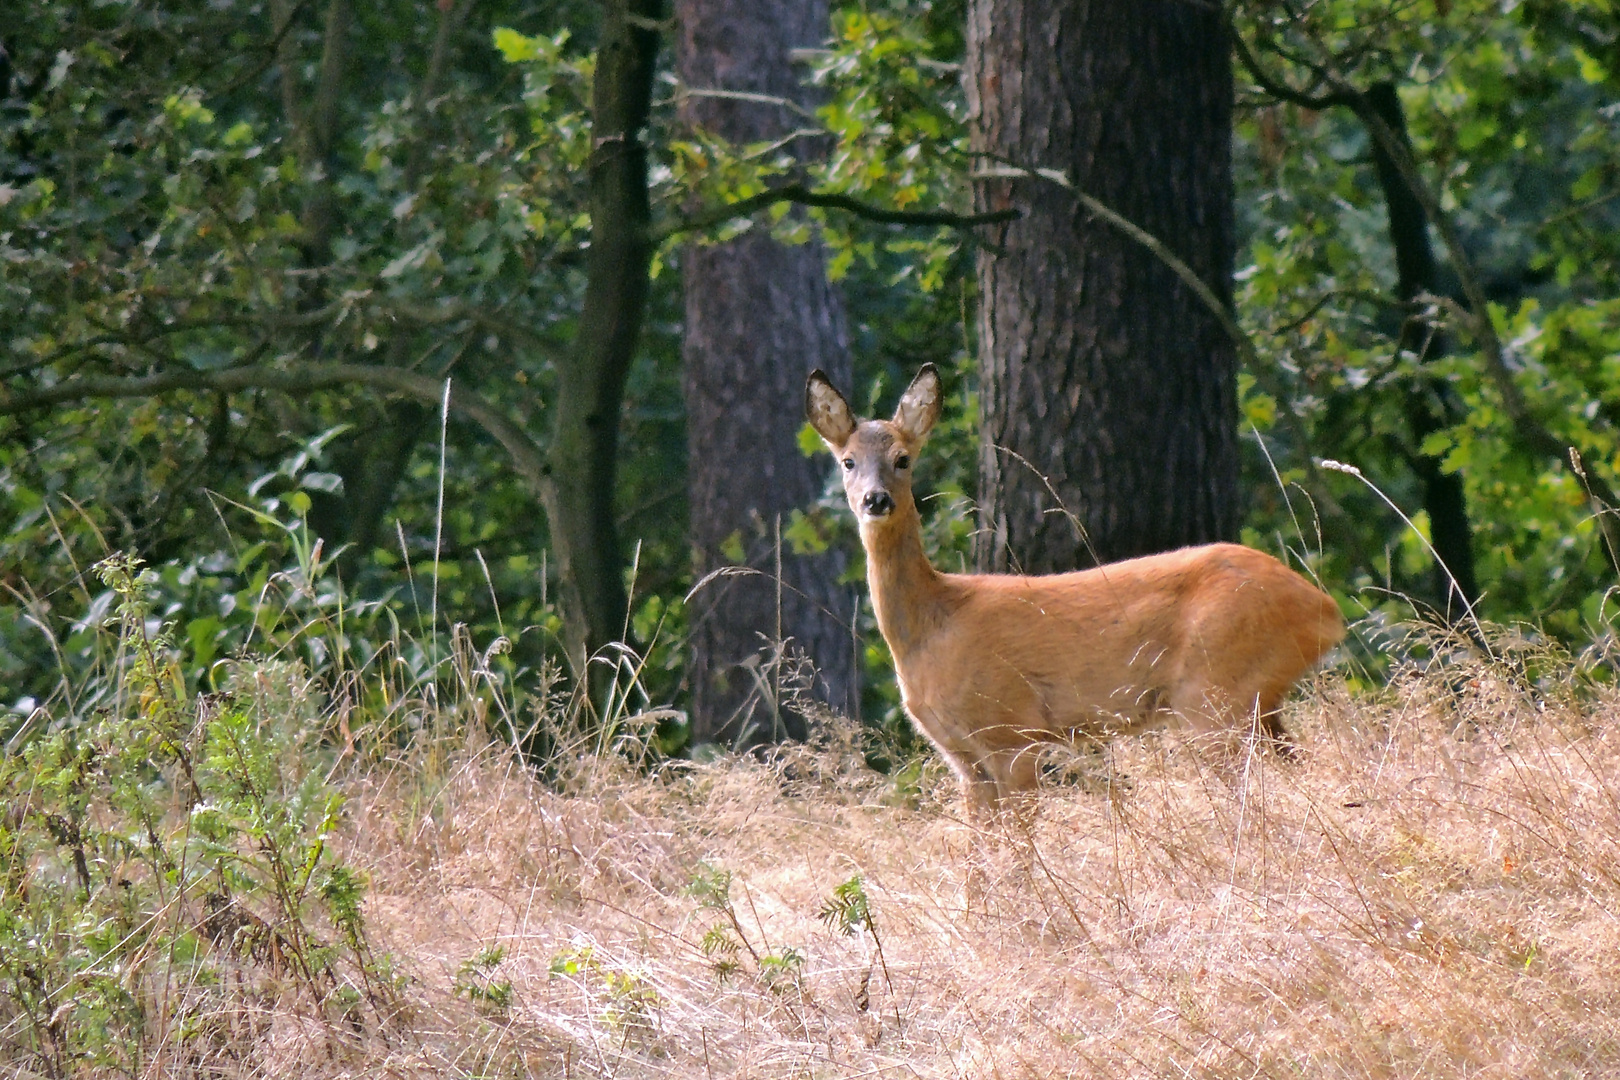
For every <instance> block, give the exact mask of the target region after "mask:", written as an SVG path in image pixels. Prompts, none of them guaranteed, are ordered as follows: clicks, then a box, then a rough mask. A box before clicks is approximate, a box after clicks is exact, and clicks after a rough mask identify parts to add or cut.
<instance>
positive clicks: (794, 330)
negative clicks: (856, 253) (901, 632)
mask: <svg viewBox="0 0 1620 1080" xmlns="http://www.w3.org/2000/svg"><path fill="white" fill-rule="evenodd" d="M676 15H677V22H678V25H679V28H680V30H679V33H680V38H679V66H680V74H681V78H682V81H683V83H684V84H685V85H686V87H687V88H688V89H689V90H694V91H697V92H698V93H697V94H694V95H693V96H690V97H688V98H687V100H686V103H685V105H684V115H685V119H686V120H687V121H688V122H690V123H692V124H694V125H697V126H700V127H702V128H705V129H707V130H708V131H710V132H712V133H714V134H716V135H719V136H721V137H723V138H725V139H728V140H730V141H732V142H736V143H747V142H756V141H761V140H765V139H776V138H781V137H782V136H784V135H785V134H787V133H788V132H789V131H791V130H793V128H794V127H795V126H796V121H795V118H794V117H793V115H792V114H791V113H790V112H789V111H788V110H787V109H784V108H782V107H781V106H776V105H770V104H764V103H760V102H758V101H740V100H736V99H727V98H714V97H705V96H702V93H701V92H702V91H705V90H726V91H744V92H749V93H755V94H765V95H771V96H775V97H781V98H789V99H797V100H800V101H803V100H805V94H804V90H803V88H802V87H801V86H800V84H799V79H798V77H797V73H795V72H794V71H793V69H792V67H791V64H790V61H789V56H788V53H789V50H790V49H793V48H799V47H804V46H814V45H818V44H820V43H821V41H822V39H823V38H825V36H826V33H827V5H826V3H825V0H678V2H677V4H676ZM801 149H813V148H801ZM683 274H684V284H685V293H686V323H685V337H684V343H683V360H684V364H685V376H684V380H685V396H686V416H687V433H688V435H687V447H688V464H687V470H688V478H689V479H688V488H689V497H690V505H691V543H692V548H693V560H694V570H695V572H696V573H697V575H698V576H699V577H700V578H702V577H703V576H705V575H707V574H709V573H710V572H711V571H713V570H715V569H718V568H720V567H723V566H728V565H731V564H732V563H733V561H734V560H733V559H731V558H728V557H727V555H726V554H725V553H724V551H723V550H722V549H723V548H725V547H729V546H731V543H734V542H740V543H741V546H742V549H743V552H744V560H743V562H744V564H745V565H746V566H748V567H750V568H752V569H753V570H755V571H758V573H757V574H743V575H725V576H720V577H716V578H713V579H712V580H710V581H709V582H708V584H707V585H705V586H704V587H703V588H702V589H700V590H699V591H698V593H697V594H696V595H695V596H694V597H693V601H692V605H691V609H690V625H691V632H690V644H691V664H690V668H689V670H690V673H691V687H692V702H691V715H692V734H693V739H694V740H695V741H718V742H726V743H736V742H739V741H741V742H746V743H758V742H764V741H770V740H775V739H779V738H782V737H783V736H791V737H795V738H802V737H803V736H804V734H805V723H804V719H803V717H801V716H799V715H798V714H796V713H794V712H793V711H791V710H783V709H781V708H780V707H779V704H778V703H777V702H776V701H775V700H774V699H775V697H776V689H777V685H776V682H775V680H773V679H772V678H771V677H770V674H769V673H766V672H762V670H761V668H760V667H759V666H757V664H754V663H750V662H751V661H760V660H766V659H768V658H769V652H768V650H769V649H770V648H771V647H772V645H773V643H775V642H777V641H779V640H782V639H791V646H790V647H791V648H792V649H793V650H795V651H800V650H802V651H803V652H804V653H805V654H807V655H808V656H809V657H810V658H811V659H812V660H813V662H814V665H815V670H816V681H815V685H814V691H815V693H816V694H817V696H819V697H821V698H822V699H823V700H825V701H827V702H828V703H829V704H831V705H832V706H833V707H834V708H836V709H839V710H843V711H852V710H853V708H854V705H855V694H856V678H855V670H854V662H853V656H852V648H851V639H850V630H849V621H850V618H851V613H852V601H851V591H850V590H849V589H848V588H847V587H841V586H839V585H838V584H837V582H838V578H839V576H840V574H841V572H842V571H843V569H844V561H843V558H842V556H841V554H839V553H836V552H827V553H825V554H821V555H815V556H797V555H794V554H793V553H792V552H791V550H787V549H779V547H778V544H777V523H778V521H782V522H785V521H786V520H787V518H788V516H789V515H790V513H791V512H792V511H793V510H794V509H795V508H798V507H804V506H806V505H808V504H809V503H810V502H811V501H813V500H814V498H815V497H816V495H817V494H818V493H819V492H820V490H821V487H822V483H823V480H824V473H823V463H822V462H819V461H814V460H810V459H807V458H805V457H804V455H803V454H801V453H800V452H799V449H798V445H797V441H796V439H795V435H796V434H797V430H798V427H799V417H800V415H801V412H802V407H803V396H804V380H805V377H806V375H808V374H809V372H810V371H811V370H813V369H815V368H817V367H820V368H822V369H824V370H826V371H828V372H830V373H832V374H833V378H834V381H836V382H839V383H841V384H842V385H848V381H849V371H850V362H849V345H848V341H847V335H846V332H845V326H844V319H843V308H842V302H841V300H840V297H839V295H838V293H837V291H836V290H835V289H833V288H832V287H831V286H830V285H829V284H828V282H827V280H826V272H825V265H824V258H823V253H822V251H821V249H820V248H819V247H817V246H815V245H800V246H785V245H782V244H779V243H777V242H776V241H774V240H772V239H771V238H770V237H769V236H768V235H765V234H764V233H763V232H762V231H755V232H750V233H746V234H744V235H743V236H741V237H739V238H737V239H735V240H732V241H730V242H728V243H725V244H719V245H710V246H693V247H691V248H689V249H688V250H687V251H686V252H685V254H684V256H683ZM733 554H735V550H733ZM778 556H780V568H781V580H780V584H779V583H778V581H777V578H776V572H777V566H778V561H777V560H778ZM767 689H768V692H765V691H766V690H767Z"/></svg>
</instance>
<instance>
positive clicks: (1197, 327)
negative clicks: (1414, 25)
mask: <svg viewBox="0 0 1620 1080" xmlns="http://www.w3.org/2000/svg"><path fill="white" fill-rule="evenodd" d="M967 39H968V40H967V62H968V83H967V85H968V95H969V109H970V117H971V123H972V137H973V148H974V150H975V151H977V152H978V153H980V154H982V155H985V157H984V159H983V160H985V161H987V162H991V163H993V162H998V161H999V162H1003V163H1009V164H1013V165H1016V166H1019V167H1023V168H1049V169H1059V170H1062V171H1064V172H1065V173H1067V174H1068V175H1069V176H1070V177H1071V178H1072V179H1073V181H1074V183H1075V184H1076V186H1077V187H1078V189H1079V190H1080V191H1082V192H1085V193H1087V194H1089V195H1092V196H1094V197H1096V198H1097V199H1099V200H1101V201H1102V202H1103V203H1104V204H1106V205H1108V206H1109V207H1111V208H1113V209H1114V210H1116V211H1118V212H1120V213H1121V214H1123V215H1124V216H1125V217H1126V218H1128V219H1129V220H1131V221H1132V222H1134V223H1136V224H1137V225H1139V226H1141V227H1142V228H1144V229H1146V230H1147V231H1148V232H1149V233H1151V234H1153V235H1154V236H1156V237H1158V239H1159V240H1160V241H1162V242H1163V243H1164V244H1165V245H1166V246H1167V247H1168V248H1169V249H1170V250H1171V251H1172V252H1174V253H1175V254H1176V255H1177V256H1178V257H1179V258H1181V259H1182V260H1183V261H1185V262H1186V263H1187V264H1188V265H1189V266H1190V267H1191V268H1192V269H1193V271H1194V272H1196V274H1197V275H1198V277H1199V278H1201V279H1202V280H1203V281H1205V282H1206V283H1207V284H1208V285H1209V286H1210V288H1211V289H1212V290H1214V292H1215V294H1216V295H1217V296H1218V297H1219V299H1220V300H1221V301H1222V302H1223V303H1225V304H1227V305H1228V306H1230V302H1231V270H1232V259H1233V244H1234V240H1233V218H1232V176H1231V152H1230V143H1231V110H1232V94H1233V91H1232V74H1231V66H1230V59H1229V55H1228V41H1227V37H1226V34H1225V31H1224V29H1223V25H1222V20H1221V17H1220V13H1219V11H1218V10H1217V9H1216V8H1215V7H1210V8H1208V9H1205V8H1203V7H1200V6H1197V5H1193V4H1186V3H1179V2H1175V0H1147V2H1143V3H1138V4H1113V3H1100V2H1097V3H1093V2H1089V0H1065V2H1061V3H1037V2H1034V0H971V2H970V4H969V10H968V34H967ZM975 201H976V206H975V209H978V210H991V209H1000V208H1003V207H1007V206H1012V205H1017V206H1020V207H1023V208H1024V209H1026V211H1027V213H1026V214H1025V216H1024V217H1023V218H1022V219H1020V220H1018V221H1016V222H1014V223H1012V224H1010V225H1008V226H1006V227H1005V228H1004V229H1003V230H1001V236H1000V237H999V238H998V241H997V245H996V247H997V248H999V250H996V249H992V248H991V247H989V246H986V247H985V248H984V249H982V250H981V252H980V254H979V261H978V280H979V288H980V292H981V301H980V304H981V306H980V314H979V349H980V370H981V375H982V385H981V395H980V401H981V420H982V423H983V440H984V443H983V446H984V449H983V454H982V457H981V462H980V506H981V529H980V534H979V541H978V543H977V546H976V558H977V561H978V564H979V566H980V568H981V569H986V570H998V571H1004V570H1022V571H1026V572H1031V573H1044V572H1052V571H1061V570H1070V569H1074V568H1075V567H1077V566H1086V565H1091V564H1093V563H1094V562H1109V561H1113V560H1116V559H1122V558H1128V557H1130V556H1135V555H1143V554H1147V553H1150V552H1154V551H1162V550H1165V549H1169V548H1174V547H1179V546H1183V545H1186V544H1195V543H1203V542H1208V541H1214V540H1224V539H1231V538H1233V537H1234V536H1235V535H1236V533H1237V528H1238V520H1239V496H1238V444H1237V390H1236V381H1237V358H1236V351H1235V348H1234V346H1233V344H1232V342H1231V340H1230V339H1229V337H1228V336H1227V334H1226V333H1225V332H1224V331H1223V330H1222V328H1221V325H1220V323H1219V321H1218V320H1217V319H1216V318H1215V317H1214V316H1213V315H1212V313H1211V312H1210V311H1209V310H1208V309H1207V308H1206V307H1205V306H1204V304H1203V303H1201V302H1200V300H1199V299H1198V297H1197V296H1196V295H1195V294H1194V293H1193V292H1192V290H1190V289H1189V288H1187V287H1186V285H1185V284H1184V283H1182V282H1181V281H1180V280H1179V279H1178V278H1177V277H1176V275H1175V274H1174V273H1173V272H1172V271H1171V270H1170V269H1169V268H1168V267H1167V266H1165V265H1164V264H1163V263H1162V262H1161V261H1160V260H1159V259H1157V258H1156V257H1155V256H1154V255H1153V254H1152V253H1151V252H1149V251H1147V250H1146V249H1145V248H1144V247H1142V246H1141V245H1140V244H1138V243H1137V242H1136V241H1134V240H1132V239H1130V238H1129V237H1127V236H1125V235H1124V234H1123V233H1121V232H1119V231H1118V230H1116V229H1115V228H1113V227H1112V226H1111V225H1109V224H1107V223H1105V222H1103V221H1100V220H1097V219H1095V218H1093V217H1092V216H1091V215H1090V214H1089V213H1088V212H1087V211H1086V210H1085V209H1084V208H1083V207H1081V206H1079V205H1078V204H1077V202H1076V200H1075V199H1074V198H1073V197H1072V195H1070V194H1068V193H1067V192H1065V191H1064V190H1063V189H1062V188H1061V187H1060V186H1058V185H1056V184H1052V183H1050V182H1048V181H1045V180H1040V179H1033V178H1031V179H1008V178H1004V177H997V178H992V179H987V180H982V181H981V182H980V183H979V184H978V185H977V186H976V189H975Z"/></svg>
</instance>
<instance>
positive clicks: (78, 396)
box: [0, 363, 551, 500]
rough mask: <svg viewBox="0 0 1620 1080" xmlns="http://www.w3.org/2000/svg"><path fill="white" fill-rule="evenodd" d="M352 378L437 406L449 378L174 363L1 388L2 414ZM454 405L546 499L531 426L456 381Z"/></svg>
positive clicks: (293, 388)
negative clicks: (125, 373)
mask: <svg viewBox="0 0 1620 1080" xmlns="http://www.w3.org/2000/svg"><path fill="white" fill-rule="evenodd" d="M347 385H359V386H370V387H374V388H376V389H378V390H384V391H387V392H389V393H395V394H403V395H404V396H406V397H409V398H414V399H415V400H417V401H420V402H422V403H423V404H426V405H434V406H436V405H438V404H439V403H440V402H441V401H442V400H443V397H444V382H443V380H441V379H436V378H433V377H432V376H428V375H419V374H417V373H416V372H413V371H403V370H401V369H399V368H391V367H372V366H368V365H365V364H341V363H339V364H295V365H291V366H288V367H280V368H271V367H256V366H255V367H239V368H226V369H224V370H222V371H194V370H189V369H176V370H172V371H161V372H158V373H157V374H155V375H142V376H134V377H127V378H119V377H115V376H93V377H86V378H82V379H71V380H69V381H67V382H64V383H59V384H58V385H56V386H51V387H46V388H44V389H39V390H28V391H17V392H7V391H3V390H0V416H12V415H15V414H17V413H21V412H27V411H30V410H33V409H41V408H46V407H49V406H52V405H61V404H64V403H66V402H71V401H83V400H86V399H88V398H130V397H156V396H158V395H160V394H167V393H172V392H174V391H176V390H202V391H209V392H213V393H225V394H229V393H236V392H239V391H243V390H279V391H282V392H284V393H292V394H302V393H309V392H310V391H313V390H325V389H331V388H333V387H338V386H347ZM450 410H451V411H452V412H454V413H456V414H457V415H458V416H460V417H462V418H463V419H465V420H469V421H471V422H472V423H474V424H476V425H477V426H478V427H480V428H483V429H484V431H485V432H487V433H488V434H489V435H490V436H491V437H492V438H494V439H495V441H496V442H498V443H500V444H501V446H502V448H503V449H505V450H506V453H507V456H508V457H510V458H511V460H512V468H513V470H514V471H516V472H517V474H518V476H519V477H521V478H522V480H523V481H524V483H525V484H527V485H528V486H529V488H530V489H531V491H533V493H534V494H535V495H536V496H537V497H540V498H541V499H542V500H544V499H546V498H548V497H549V494H550V490H551V479H550V473H551V470H550V467H549V466H547V465H546V463H545V453H544V451H543V450H542V449H541V448H540V447H539V446H538V445H537V444H536V443H535V441H534V439H533V438H531V437H530V436H529V434H528V433H527V432H525V431H524V430H523V429H522V428H520V427H519V426H518V425H517V424H515V423H513V422H512V421H511V420H508V419H507V418H506V417H505V416H504V415H503V414H502V413H501V412H500V411H499V410H497V409H496V408H495V407H494V406H493V405H491V404H490V403H489V402H488V401H486V400H485V399H483V398H482V397H479V396H478V395H476V394H472V393H469V392H467V391H465V390H462V389H460V388H459V387H458V388H456V389H455V390H454V392H453V393H452V395H451V398H450Z"/></svg>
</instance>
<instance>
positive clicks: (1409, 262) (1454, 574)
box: [1365, 82, 1479, 619]
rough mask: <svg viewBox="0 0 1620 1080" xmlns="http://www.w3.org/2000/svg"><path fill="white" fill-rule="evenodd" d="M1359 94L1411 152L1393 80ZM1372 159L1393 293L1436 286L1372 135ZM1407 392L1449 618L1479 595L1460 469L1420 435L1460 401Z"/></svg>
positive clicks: (1409, 210)
mask: <svg viewBox="0 0 1620 1080" xmlns="http://www.w3.org/2000/svg"><path fill="white" fill-rule="evenodd" d="M1365 101H1366V103H1367V106H1368V107H1370V108H1371V109H1373V110H1374V111H1375V112H1376V113H1377V115H1378V117H1379V118H1380V119H1381V120H1382V121H1383V122H1384V124H1385V126H1386V127H1387V128H1388V129H1389V131H1390V133H1391V134H1392V135H1394V136H1395V138H1396V139H1398V140H1399V142H1400V144H1401V145H1402V146H1403V147H1405V148H1406V150H1407V152H1408V153H1410V152H1411V144H1410V142H1409V141H1408V139H1407V135H1406V116H1405V114H1404V112H1403V111H1402V109H1401V99H1400V95H1399V94H1397V93H1396V91H1395V86H1394V84H1392V83H1387V82H1382V83H1375V84H1374V85H1372V86H1371V87H1369V88H1368V90H1367V93H1366V97H1365ZM1373 164H1374V166H1375V167H1376V168H1377V171H1378V183H1379V186H1380V187H1381V188H1382V189H1383V193H1384V205H1385V206H1386V207H1387V208H1388V210H1389V238H1390V241H1391V243H1393V244H1394V246H1395V269H1396V285H1395V294H1396V295H1397V296H1398V297H1399V298H1400V299H1402V300H1411V299H1413V298H1414V297H1417V296H1419V295H1421V294H1424V293H1428V294H1431V295H1436V294H1438V293H1439V292H1440V284H1439V270H1438V268H1437V266H1436V264H1435V260H1434V248H1433V246H1432V245H1431V243H1430V241H1429V216H1428V214H1426V213H1424V210H1423V204H1422V202H1420V201H1419V200H1418V197H1417V195H1416V194H1415V193H1414V192H1413V191H1412V189H1411V188H1410V187H1408V186H1407V183H1406V180H1405V179H1404V178H1403V177H1402V176H1401V172H1400V169H1399V168H1398V167H1397V166H1396V164H1395V161H1394V160H1393V159H1392V158H1391V157H1390V154H1389V152H1388V151H1387V150H1386V149H1385V148H1384V146H1383V144H1382V143H1380V142H1379V141H1378V140H1377V139H1376V138H1374V139H1373ZM1400 345H1401V348H1402V349H1405V350H1408V351H1410V352H1412V353H1413V354H1415V355H1417V356H1419V357H1420V358H1421V360H1422V361H1423V362H1428V361H1431V360H1435V359H1437V358H1439V357H1442V356H1445V355H1446V353H1447V352H1448V351H1449V348H1450V346H1449V343H1448V342H1447V341H1446V339H1445V337H1444V336H1443V335H1437V334H1431V332H1430V331H1429V329H1428V328H1427V327H1426V326H1423V325H1421V324H1418V323H1416V322H1408V323H1407V325H1406V326H1405V327H1403V328H1402V331H1401V336H1400ZM1413 391H1414V392H1412V393H1410V394H1408V395H1407V399H1406V418H1407V423H1408V425H1409V426H1410V427H1411V429H1412V440H1413V444H1414V449H1413V452H1412V455H1411V460H1412V469H1413V471H1414V472H1415V473H1417V477H1418V482H1419V483H1420V484H1422V486H1423V508H1424V509H1425V510H1426V511H1428V514H1429V531H1430V537H1431V539H1432V541H1433V543H1434V550H1435V552H1436V553H1437V554H1438V555H1439V556H1440V564H1437V565H1436V566H1435V568H1434V592H1435V596H1436V598H1437V599H1438V600H1439V611H1440V612H1441V613H1442V614H1443V615H1444V616H1445V617H1446V618H1448V619H1461V618H1463V617H1464V615H1465V613H1466V612H1467V611H1468V610H1469V605H1471V604H1472V603H1473V602H1474V601H1476V600H1477V599H1479V585H1478V583H1477V581H1476V580H1475V577H1474V534H1473V528H1472V526H1471V525H1470V524H1469V521H1468V506H1467V502H1466V498H1465V495H1464V492H1463V480H1462V476H1461V475H1459V474H1458V473H1455V472H1446V471H1445V470H1444V469H1443V468H1442V463H1441V460H1440V459H1439V458H1437V457H1434V456H1433V455H1430V454H1425V453H1424V452H1423V449H1422V447H1423V440H1424V439H1425V438H1427V437H1428V436H1429V435H1430V434H1432V433H1433V432H1436V431H1439V430H1441V429H1442V428H1446V427H1449V426H1451V425H1452V424H1455V423H1457V422H1458V419H1459V417H1460V413H1461V404H1460V403H1459V402H1458V401H1457V400H1456V398H1455V395H1454V394H1453V393H1451V390H1450V387H1449V386H1448V385H1447V384H1446V383H1444V382H1442V381H1440V380H1438V379H1434V378H1429V377H1423V376H1420V377H1419V382H1418V385H1417V386H1415V387H1414V388H1413Z"/></svg>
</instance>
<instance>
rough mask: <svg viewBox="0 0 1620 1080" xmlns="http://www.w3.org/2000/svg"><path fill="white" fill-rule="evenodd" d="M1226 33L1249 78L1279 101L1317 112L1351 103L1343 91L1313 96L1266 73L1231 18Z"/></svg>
mask: <svg viewBox="0 0 1620 1080" xmlns="http://www.w3.org/2000/svg"><path fill="white" fill-rule="evenodd" d="M1226 33H1227V36H1228V37H1230V38H1231V39H1232V50H1233V51H1234V52H1236V53H1237V58H1238V63H1240V64H1242V65H1243V70H1244V71H1247V72H1248V73H1249V78H1251V79H1253V80H1254V81H1255V84H1256V85H1257V86H1259V87H1260V89H1262V90H1264V91H1265V92H1266V93H1268V94H1270V95H1271V96H1272V97H1274V98H1276V99H1278V100H1279V101H1286V102H1288V103H1289V104H1290V105H1298V106H1300V107H1301V108H1305V109H1313V110H1315V111H1317V112H1321V111H1322V110H1324V109H1328V108H1331V107H1332V106H1334V105H1348V104H1349V101H1348V100H1347V99H1346V98H1345V97H1344V95H1343V94H1341V93H1338V92H1334V93H1329V94H1323V95H1320V96H1318V97H1312V96H1311V94H1310V93H1309V92H1308V91H1305V90H1296V89H1294V88H1293V87H1292V86H1289V85H1288V84H1287V83H1285V82H1283V81H1282V80H1281V79H1277V78H1273V77H1272V76H1271V75H1269V74H1267V73H1266V70H1265V68H1263V67H1261V66H1260V60H1259V58H1258V57H1256V56H1255V55H1254V53H1252V52H1250V51H1249V43H1248V42H1246V41H1244V40H1243V35H1242V34H1240V33H1238V29H1237V27H1236V26H1235V25H1234V24H1233V23H1232V22H1231V21H1230V20H1228V21H1227V24H1226Z"/></svg>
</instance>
